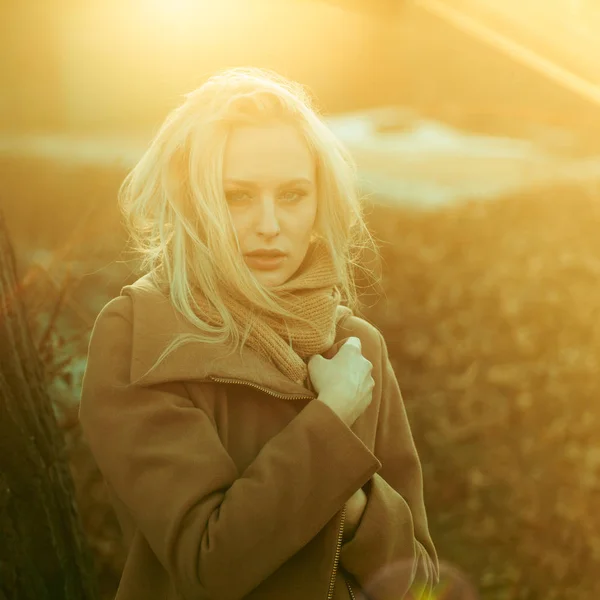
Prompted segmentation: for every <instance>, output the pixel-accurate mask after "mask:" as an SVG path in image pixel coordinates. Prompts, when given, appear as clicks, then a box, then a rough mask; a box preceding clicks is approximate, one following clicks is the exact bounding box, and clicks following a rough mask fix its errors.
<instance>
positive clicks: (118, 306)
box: [88, 296, 133, 362]
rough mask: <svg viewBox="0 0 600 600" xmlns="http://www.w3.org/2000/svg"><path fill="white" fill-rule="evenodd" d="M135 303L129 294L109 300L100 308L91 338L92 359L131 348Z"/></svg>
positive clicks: (89, 348)
mask: <svg viewBox="0 0 600 600" xmlns="http://www.w3.org/2000/svg"><path fill="white" fill-rule="evenodd" d="M132 331H133V303H132V301H131V298H129V297H127V296H117V297H115V298H112V299H111V300H109V301H108V302H107V303H106V304H105V305H104V306H103V307H102V309H101V310H100V312H99V313H98V316H97V317H96V320H95V321H94V325H93V327H92V331H91V334H90V339H89V347H88V362H89V361H90V359H97V358H99V357H106V356H107V355H108V354H109V353H112V354H114V353H116V352H117V350H118V351H119V353H121V352H122V351H123V350H124V349H126V350H129V348H130V346H131V343H132Z"/></svg>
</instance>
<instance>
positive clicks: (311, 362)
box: [306, 354, 325, 368]
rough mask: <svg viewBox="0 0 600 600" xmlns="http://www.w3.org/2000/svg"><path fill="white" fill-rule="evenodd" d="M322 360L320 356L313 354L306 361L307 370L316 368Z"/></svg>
mask: <svg viewBox="0 0 600 600" xmlns="http://www.w3.org/2000/svg"><path fill="white" fill-rule="evenodd" d="M322 360H325V359H324V358H323V357H322V356H321V355H320V354H315V355H314V356H311V357H310V358H309V359H308V363H306V364H307V366H308V367H309V368H311V367H315V366H317V365H318V364H319V363H320V362H321V361H322Z"/></svg>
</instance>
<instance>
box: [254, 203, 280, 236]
mask: <svg viewBox="0 0 600 600" xmlns="http://www.w3.org/2000/svg"><path fill="white" fill-rule="evenodd" d="M256 232H257V233H258V234H259V235H262V236H263V237H274V236H276V235H278V234H279V232H280V227H279V219H278V218H277V210H276V205H275V201H274V199H273V198H269V197H267V198H262V199H261V201H260V203H259V204H258V215H257V225H256Z"/></svg>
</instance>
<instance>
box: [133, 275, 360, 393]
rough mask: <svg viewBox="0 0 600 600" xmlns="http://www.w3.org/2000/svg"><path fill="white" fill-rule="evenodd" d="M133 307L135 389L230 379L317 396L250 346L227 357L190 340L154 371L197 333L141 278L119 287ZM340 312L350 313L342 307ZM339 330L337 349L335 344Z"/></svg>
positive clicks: (221, 349)
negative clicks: (180, 341) (173, 346)
mask: <svg viewBox="0 0 600 600" xmlns="http://www.w3.org/2000/svg"><path fill="white" fill-rule="evenodd" d="M121 295H126V296H130V297H131V299H132V304H133V317H132V318H133V334H132V337H133V339H132V356H131V368H130V376H131V382H132V383H135V384H136V385H153V384H158V383H164V382H167V381H218V380H219V379H228V380H229V379H233V380H236V381H237V382H241V383H246V384H253V385H255V386H258V387H262V388H265V389H266V390H269V391H271V392H275V393H277V394H282V395H286V396H288V395H289V397H290V398H293V397H294V396H302V397H306V396H310V397H316V394H315V392H314V391H312V389H307V388H306V387H305V386H304V385H303V383H302V382H294V381H292V380H290V379H289V378H287V377H286V376H285V375H284V374H283V373H281V372H280V371H279V370H278V369H277V367H275V365H273V364H271V363H269V362H267V361H266V360H264V359H263V358H262V357H261V356H260V355H259V354H258V353H256V352H254V351H253V350H252V349H251V348H249V347H245V348H244V349H243V350H242V352H241V353H240V352H236V353H235V354H232V355H229V356H227V349H226V348H225V347H224V346H223V345H220V344H206V343H202V342H197V341H192V342H190V343H188V344H185V345H183V346H181V347H179V348H178V349H177V350H175V351H173V352H172V353H171V354H169V355H168V356H167V357H166V358H165V359H164V360H163V361H161V362H160V363H159V364H158V365H157V366H156V367H154V368H152V365H153V364H154V362H155V361H156V360H157V359H158V357H159V356H160V355H161V354H162V352H163V351H164V350H165V349H166V348H167V346H168V345H169V344H170V343H171V342H172V341H173V340H174V339H175V337H176V336H179V335H181V334H194V333H196V329H195V327H194V326H193V325H192V324H190V323H188V322H187V321H186V320H185V319H184V318H183V316H181V315H180V314H179V313H178V312H177V311H176V309H175V308H174V307H173V305H172V303H171V302H170V301H169V299H168V298H167V297H166V296H165V295H164V294H163V293H162V292H161V291H160V290H159V289H158V288H157V287H156V286H155V285H154V283H153V282H152V280H151V278H150V275H144V276H143V277H141V278H140V279H138V280H137V281H136V282H135V283H133V284H131V285H126V286H124V287H123V288H122V289H121ZM339 310H345V311H348V309H344V308H342V307H340V309H339ZM339 329H340V328H339V327H338V336H337V337H336V346H337V345H339V342H338V337H339Z"/></svg>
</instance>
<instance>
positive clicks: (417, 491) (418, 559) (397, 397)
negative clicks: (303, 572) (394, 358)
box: [340, 334, 439, 600]
mask: <svg viewBox="0 0 600 600" xmlns="http://www.w3.org/2000/svg"><path fill="white" fill-rule="evenodd" d="M378 335H379V338H380V343H381V354H380V356H381V361H380V365H381V366H380V372H379V377H378V379H379V381H380V390H381V400H380V409H379V415H378V420H377V432H376V438H375V455H376V456H377V458H378V459H379V460H380V461H381V463H382V467H381V469H380V470H379V471H378V472H377V473H375V474H374V475H373V477H372V478H371V480H370V481H369V482H368V483H367V485H366V486H364V489H365V491H366V493H367V504H366V507H365V510H364V512H363V515H362V518H361V520H360V523H359V525H358V527H357V529H356V532H355V534H354V536H353V537H352V539H350V540H349V541H347V542H346V543H345V544H344V545H343V546H342V551H341V555H340V562H341V564H342V567H344V568H345V569H346V570H347V571H349V572H350V573H351V574H352V575H353V576H354V577H355V578H356V580H357V581H358V583H359V584H360V585H361V587H362V588H363V589H364V591H365V592H366V594H367V597H368V598H370V599H371V600H392V599H393V600H396V599H398V598H405V597H406V598H408V597H410V598H414V599H416V600H417V599H418V600H421V599H422V600H425V599H427V598H429V596H430V594H431V591H432V589H433V587H434V586H435V585H436V584H437V583H438V578H439V564H438V557H437V553H436V550H435V547H434V545H433V542H432V539H431V536H430V534H429V528H428V524H427V516H426V512H425V503H424V498H423V475H422V470H421V463H420V461H419V457H418V455H417V450H416V447H415V444H414V440H413V437H412V433H411V430H410V426H409V423H408V419H407V415H406V410H405V408H404V402H403V400H402V395H401V393H400V387H399V385H398V380H397V379H396V375H395V373H394V370H393V368H392V365H391V363H390V360H389V356H388V351H387V345H386V343H385V340H384V339H383V337H382V336H381V334H378ZM409 590H410V591H411V596H407V595H406V594H407V592H408V591H409Z"/></svg>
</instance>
